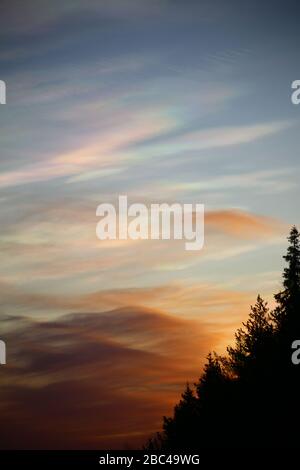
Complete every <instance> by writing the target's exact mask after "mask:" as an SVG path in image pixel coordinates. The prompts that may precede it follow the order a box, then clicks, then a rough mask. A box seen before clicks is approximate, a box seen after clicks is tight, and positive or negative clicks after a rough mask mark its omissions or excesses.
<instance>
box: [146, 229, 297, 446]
mask: <svg viewBox="0 0 300 470" xmlns="http://www.w3.org/2000/svg"><path fill="white" fill-rule="evenodd" d="M288 241H289V246H288V249H287V253H286V255H285V256H284V257H283V258H284V259H285V261H286V267H285V268H284V271H283V283H282V289H281V291H280V292H279V293H277V294H275V296H274V297H275V301H276V306H275V308H274V309H273V310H272V311H271V310H270V309H269V308H268V305H267V302H265V301H264V300H263V299H262V297H261V296H260V295H258V297H257V300H256V303H255V305H254V306H251V308H250V314H249V318H248V320H247V321H246V322H245V323H243V326H242V327H241V328H239V329H238V330H237V332H236V333H235V344H234V345H233V346H230V347H228V348H227V354H226V355H225V356H219V355H217V354H216V353H209V355H208V357H207V362H206V364H205V366H204V370H203V373H202V376H201V377H200V379H199V381H198V382H197V383H195V384H194V386H192V387H191V386H190V385H188V384H187V386H186V389H185V391H184V392H183V394H182V396H181V400H180V401H179V403H178V404H177V405H176V406H175V408H174V412H173V416H172V417H164V418H163V430H162V432H159V433H157V434H156V435H155V436H154V437H152V438H151V439H150V440H149V441H148V443H147V445H146V450H148V451H165V450H167V451H175V450H176V451H191V450H199V449H201V448H204V449H205V448H215V449H218V448H227V449H228V448H236V447H238V448H270V447H271V448H280V447H282V448H286V447H290V448H296V447H299V440H300V428H299V422H300V407H299V401H300V394H299V392H300V364H299V365H296V364H294V363H293V361H292V354H293V349H292V343H293V342H294V341H295V340H300V308H299V307H300V234H299V232H298V230H297V228H296V227H295V226H294V227H292V229H291V231H290V234H289V237H288Z"/></svg>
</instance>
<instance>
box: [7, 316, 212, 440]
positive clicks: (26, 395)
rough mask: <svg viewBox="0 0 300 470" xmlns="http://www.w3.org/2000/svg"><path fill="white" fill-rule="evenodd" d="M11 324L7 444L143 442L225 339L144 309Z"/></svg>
mask: <svg viewBox="0 0 300 470" xmlns="http://www.w3.org/2000/svg"><path fill="white" fill-rule="evenodd" d="M3 324H4V325H5V328H4V331H5V335H4V339H5V341H6V344H7V349H8V358H7V362H8V363H7V365H6V366H5V368H3V370H2V369H1V387H0V410H1V429H0V436H1V439H0V442H1V444H0V445H1V448H53V447H54V448H122V447H123V446H125V444H127V445H131V446H137V445H140V444H141V443H142V442H145V439H146V438H147V436H149V434H151V433H152V432H153V431H154V430H156V429H157V428H158V427H160V424H161V417H162V415H163V414H164V413H169V412H170V411H171V406H172V404H173V403H174V401H175V400H176V399H177V398H178V394H179V392H180V391H181V389H182V387H183V386H184V383H185V380H186V377H189V378H190V379H191V380H193V379H196V377H197V375H198V374H199V373H200V368H201V364H202V362H203V357H204V356H205V354H206V352H207V350H208V349H209V348H210V347H211V346H212V345H213V344H216V343H218V341H219V338H218V334H217V333H214V334H212V333H211V332H208V331H206V329H205V326H203V325H201V323H199V322H196V321H191V320H182V319H179V318H176V317H174V316H171V315H167V314H165V313H163V312H160V311H156V310H149V309H142V308H138V309H137V308H125V309H118V310H113V311H110V312H106V313H101V314H74V315H68V316H65V317H62V318H59V319H58V320H56V321H47V322H45V321H44V322H41V321H33V320H31V319H30V318H27V319H26V318H19V317H4V318H3Z"/></svg>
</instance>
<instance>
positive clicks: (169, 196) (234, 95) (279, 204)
mask: <svg viewBox="0 0 300 470" xmlns="http://www.w3.org/2000/svg"><path fill="white" fill-rule="evenodd" d="M298 14H299V5H297V2H296V1H291V0H288V1H286V2H277V1H275V2H269V1H259V2H258V1H252V2H241V1H233V0H227V1H226V2H224V1H221V0H215V1H211V0H210V1H208V0H203V1H193V0H185V1H183V0H173V1H171V0H110V1H104V0H98V1H96V0H88V1H83V0H73V1H69V0H64V1H61V0H60V1H58V0H51V1H50V0H43V1H37V0H36V1H35V0H27V1H26V2H23V1H17V0H10V1H8V0H2V1H1V6H0V79H1V80H4V81H5V83H6V86H7V104H6V105H0V142H1V150H0V156H1V157H0V165H1V166H0V220H1V232H0V245H1V259H0V299H1V300H0V301H1V309H0V339H3V340H5V342H6V344H7V351H8V354H7V364H6V365H5V366H3V367H2V366H1V367H0V382H1V388H0V409H1V422H2V423H3V425H1V430H0V435H1V446H2V447H4V448H15V447H16V446H19V447H22V446H23V447H25V448H34V447H39V448H53V447H54V448H66V447H67V448H89V447H93V448H124V447H136V446H138V445H141V443H143V442H145V439H147V437H148V436H149V435H151V433H153V432H154V431H157V430H159V429H160V427H161V421H162V416H163V415H167V414H170V413H171V411H172V407H173V406H174V404H175V403H176V401H177V400H178V398H179V396H180V393H181V391H182V389H183V387H184V385H185V383H186V381H190V382H193V381H194V380H196V379H197V377H199V375H200V373H201V368H202V366H203V364H204V361H205V357H206V355H207V354H208V352H209V351H210V350H216V351H217V352H218V353H221V354H222V353H224V351H225V348H226V345H227V344H229V343H230V342H232V340H233V337H234V331H235V329H236V328H237V327H239V326H240V324H241V322H242V321H244V320H245V318H246V317H247V314H248V312H249V306H250V305H251V304H253V303H254V302H255V298H256V296H257V294H258V293H260V294H261V295H262V296H263V297H265V298H266V299H267V300H268V301H269V303H270V305H271V306H272V305H273V297H272V295H273V294H274V293H275V292H276V291H278V290H279V289H280V282H281V271H282V268H283V259H282V255H283V254H284V252H285V249H286V245H287V243H286V236H287V234H288V231H289V228H290V227H291V225H293V224H296V225H299V210H298V203H297V201H299V192H300V190H299V173H300V171H299V169H300V168H299V166H300V165H299V118H300V106H299V107H298V106H296V105H293V104H292V102H291V83H292V82H293V81H294V80H296V79H300V77H299V63H298V58H299V51H298V43H299V25H298ZM120 194H122V195H124V194H125V195H127V196H128V200H129V203H134V202H139V203H144V204H146V205H149V204H151V203H163V202H167V203H174V202H179V203H193V204H195V203H201V204H204V205H205V243H204V249H203V250H201V251H199V252H189V251H186V250H185V249H184V242H183V241H181V240H176V241H174V240H106V241H100V240H99V239H97V237H96V224H97V222H98V218H97V217H96V208H97V206H98V205H99V204H100V203H103V202H109V203H113V204H116V203H117V200H118V196H119V195H120Z"/></svg>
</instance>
